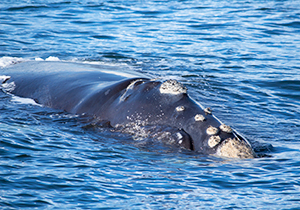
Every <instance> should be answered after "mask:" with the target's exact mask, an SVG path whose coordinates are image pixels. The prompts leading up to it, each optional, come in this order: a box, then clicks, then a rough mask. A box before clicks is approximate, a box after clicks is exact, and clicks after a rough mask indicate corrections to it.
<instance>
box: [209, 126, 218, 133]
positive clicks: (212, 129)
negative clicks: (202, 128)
mask: <svg viewBox="0 0 300 210" xmlns="http://www.w3.org/2000/svg"><path fill="white" fill-rule="evenodd" d="M206 133H207V134H208V135H216V134H218V133H219V129H218V128H216V127H213V126H209V127H208V128H207V129H206Z"/></svg>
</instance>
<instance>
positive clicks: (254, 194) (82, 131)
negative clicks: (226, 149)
mask: <svg viewBox="0 0 300 210" xmlns="http://www.w3.org/2000/svg"><path fill="white" fill-rule="evenodd" d="M299 8H300V1H298V0H295V1H275V0H271V1H259V0H258V1H254V0H253V1H252V0H250V1H224V0H223V1H222V0H219V1H209V0H207V1H197V0H190V1H188V0H173V1H154V0H140V1H130V0H129V1H128V0H126V1H123V0H120V1H101V0H98V1H96V0H94V1H87V0H84V1H75V0H74V1H73V0H70V1H63V0H47V1H41V0H32V1H25V0H23V1H22V0H19V1H9V0H4V1H1V3H0V65H1V67H5V66H9V65H12V64H13V63H16V62H19V61H26V60H34V59H37V60H41V59H44V60H45V59H48V60H58V59H59V60H62V61H78V62H99V63H108V64H110V65H115V66H116V67H119V68H120V69H122V68H124V67H126V68H131V69H132V70H133V71H139V72H143V73H144V74H147V75H149V76H153V77H160V78H175V79H178V80H179V81H181V82H182V83H184V84H185V85H186V86H187V87H188V89H189V94H190V95H191V97H193V98H194V99H195V100H197V101H198V102H200V103H201V104H202V105H204V106H205V107H212V109H213V110H214V113H215V115H216V116H218V117H219V118H220V119H221V120H222V121H223V122H224V123H226V124H229V125H231V126H232V127H234V128H235V129H237V130H238V131H239V132H241V133H242V134H244V135H245V136H246V137H247V138H248V139H249V140H250V141H251V142H252V143H254V144H257V143H256V142H259V144H258V147H257V149H261V152H260V154H261V156H262V157H261V158H257V159H252V160H230V161H229V160H226V159H221V158H218V157H212V156H201V155H198V154H195V153H192V152H189V151H183V150H173V149H170V148H165V147H163V146H162V145H153V144H142V143H140V142H136V141H134V140H133V139H132V137H131V136H129V135H125V134H120V133H115V132H110V131H109V130H107V129H105V128H97V127H94V128H91V127H90V126H89V125H86V124H84V123H82V121H81V119H79V117H78V116H74V115H71V114H68V113H64V112H61V111H57V110H51V109H48V108H45V107H40V106H37V105H32V104H30V103H24V101H23V102H21V103H20V101H19V100H17V99H16V98H15V97H14V96H11V95H7V94H4V93H2V92H1V93H0V206H1V208H2V209H26V208H27V209H33V208H36V209H75V208H78V209H81V208H85V209H211V208H214V209H245V208H246V209H297V208H299V204H300V199H299V197H300V181H299V180H300V179H299V178H300V175H299V167H300V151H299V148H300V140H299V139H300V120H299V116H300V111H299V110H300V73H299V72H300V71H299V70H300V60H299V58H300V51H299V49H300V19H299V17H300V9H299ZM0 71H1V69H0ZM29 76H30V75H29ZM269 144H272V145H273V149H270V147H267V146H268V145H269ZM264 146H266V147H264Z"/></svg>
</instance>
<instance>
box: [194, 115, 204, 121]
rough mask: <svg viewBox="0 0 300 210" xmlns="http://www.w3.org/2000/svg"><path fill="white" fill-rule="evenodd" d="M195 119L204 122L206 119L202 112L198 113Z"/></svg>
mask: <svg viewBox="0 0 300 210" xmlns="http://www.w3.org/2000/svg"><path fill="white" fill-rule="evenodd" d="M194 119H195V121H197V122H203V121H204V120H205V117H204V116H203V115H202V114H196V115H195V117H194Z"/></svg>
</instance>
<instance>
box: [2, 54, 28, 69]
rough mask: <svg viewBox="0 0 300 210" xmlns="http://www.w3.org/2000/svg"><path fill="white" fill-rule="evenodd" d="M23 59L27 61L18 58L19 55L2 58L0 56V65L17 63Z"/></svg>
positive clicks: (5, 65)
mask: <svg viewBox="0 0 300 210" xmlns="http://www.w3.org/2000/svg"><path fill="white" fill-rule="evenodd" d="M22 61H25V59H23V58H17V57H8V56H4V57H2V58H0V67H2V68H4V67H7V66H10V65H13V64H16V63H20V62H22Z"/></svg>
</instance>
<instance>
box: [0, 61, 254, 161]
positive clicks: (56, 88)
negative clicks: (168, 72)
mask: <svg viewBox="0 0 300 210" xmlns="http://www.w3.org/2000/svg"><path fill="white" fill-rule="evenodd" d="M0 73H1V74H0V75H1V76H0V83H1V89H2V91H4V92H6V93H8V94H13V95H16V96H19V97H25V98H31V99H33V100H34V101H35V102H36V103H38V104H40V105H43V106H45V107H49V108H52V109H57V110H63V111H65V112H69V113H73V114H81V115H85V116H90V117H91V118H93V119H94V120H95V121H98V122H105V123H108V124H109V126H111V127H112V128H115V130H116V131H120V132H128V133H131V134H132V135H137V134H138V133H140V136H139V137H149V136H150V137H151V138H157V139H160V140H161V141H162V142H163V143H166V144H171V145H175V146H176V147H180V148H183V149H187V150H192V151H195V152H196V153H199V154H202V155H215V156H218V157H222V158H241V159H245V158H246V159H247V158H255V157H257V155H256V154H255V152H254V150H253V148H252V146H251V144H250V143H249V141H248V140H247V139H246V138H244V137H243V136H242V135H240V134H239V133H238V132H237V131H236V130H235V129H233V128H231V127H230V126H229V125H226V124H224V123H222V122H221V121H220V120H219V119H218V118H217V117H216V116H215V115H214V114H213V113H212V110H211V109H210V108H204V107H203V106H202V105H201V104H199V103H198V102H196V101H195V100H193V99H192V98H191V97H190V96H189V93H188V89H187V87H186V86H184V85H183V84H182V83H180V82H178V81H177V80H174V79H155V78H152V77H151V76H148V75H145V74H142V73H139V72H137V71H132V70H128V69H123V68H121V66H114V65H105V64H103V65H100V64H91V63H83V62H82V63H79V62H63V61H51V62H50V61H27V62H22V63H18V64H14V65H11V66H9V67H6V68H3V69H1V72H0ZM139 131H144V132H139ZM163 131H164V132H163ZM162 133H163V134H164V136H163V137H162V135H159V134H162Z"/></svg>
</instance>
